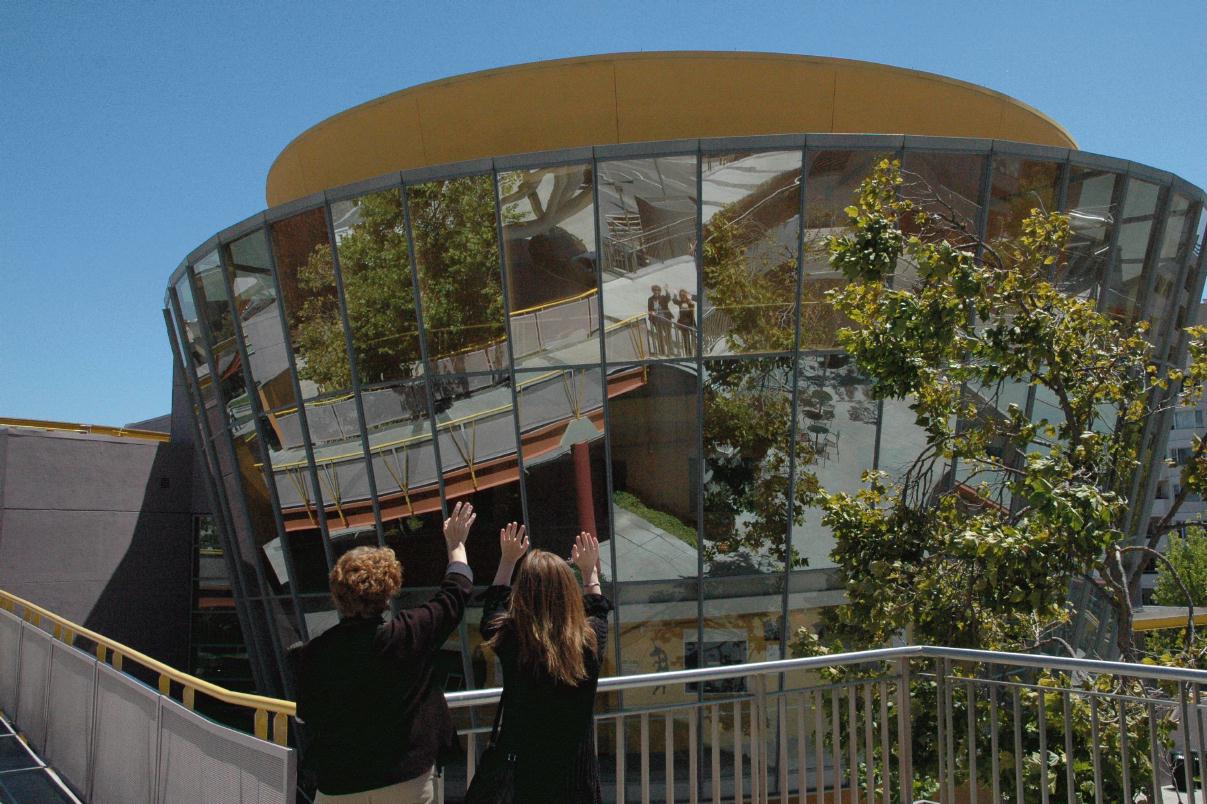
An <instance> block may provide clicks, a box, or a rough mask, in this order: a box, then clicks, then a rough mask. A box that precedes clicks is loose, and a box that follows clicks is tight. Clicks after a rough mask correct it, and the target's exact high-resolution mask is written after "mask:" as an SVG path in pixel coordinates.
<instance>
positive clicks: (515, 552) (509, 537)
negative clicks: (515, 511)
mask: <svg viewBox="0 0 1207 804" xmlns="http://www.w3.org/2000/svg"><path fill="white" fill-rule="evenodd" d="M527 550H528V534H527V533H525V532H524V526H523V525H517V524H516V523H514V522H508V523H507V526H506V527H504V528H502V529H501V530H500V531H499V554H500V559H501V560H502V561H504V562H506V563H509V564H515V563H516V562H517V561H519V560H520V558H521V557H522V556H523V555H524V553H525V552H526V551H527Z"/></svg>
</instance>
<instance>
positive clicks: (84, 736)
mask: <svg viewBox="0 0 1207 804" xmlns="http://www.w3.org/2000/svg"><path fill="white" fill-rule="evenodd" d="M50 658H51V663H50V693H49V694H50V706H49V707H48V712H47V719H46V748H45V751H44V752H43V754H42V756H43V758H44V759H45V760H46V762H47V763H48V764H49V765H51V766H53V767H54V769H55V770H56V771H58V773H59V775H60V776H61V777H62V778H63V779H64V780H65V781H66V782H67V783H68V784H70V785H71V786H72V787H73V788H74V789H75V791H76V792H77V793H80V794H84V793H85V792H86V791H87V789H88V756H89V750H90V749H91V745H92V707H93V704H94V702H95V697H96V659H94V658H92V657H91V656H88V655H87V654H84V653H81V652H80V651H78V650H75V649H74V648H71V647H69V646H67V645H64V644H63V643H61V642H55V643H54V644H53V645H52V646H51V654H50ZM131 683H133V682H131Z"/></svg>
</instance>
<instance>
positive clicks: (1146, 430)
mask: <svg viewBox="0 0 1207 804" xmlns="http://www.w3.org/2000/svg"><path fill="white" fill-rule="evenodd" d="M1170 195H1172V192H1171V188H1170V187H1168V186H1166V187H1162V188H1161V190H1160V194H1159V195H1158V197H1157V206H1156V210H1155V211H1154V212H1153V225H1152V228H1151V229H1150V231H1149V233H1148V245H1147V247H1146V250H1145V253H1144V262H1143V269H1142V270H1143V271H1144V273H1143V274H1142V277H1143V280H1144V289H1143V291H1142V295H1141V296H1140V299H1139V300H1138V304H1137V314H1136V316H1134V317H1133V318H1132V319H1131V321H1132V322H1136V321H1147V320H1148V318H1149V316H1150V314H1151V311H1150V309H1149V308H1150V302H1151V299H1152V291H1153V286H1154V284H1155V282H1156V276H1157V265H1158V264H1159V263H1160V253H1159V252H1160V250H1161V242H1162V240H1163V239H1164V237H1165V221H1166V219H1167V218H1168V211H1169V197H1170ZM1174 298H1176V293H1175V294H1174ZM1155 334H1156V333H1152V335H1153V336H1155ZM1156 347H1157V344H1154V353H1156ZM1156 356H1157V358H1158V359H1159V358H1160V357H1161V355H1159V354H1157V355H1156ZM1149 398H1150V402H1151V403H1152V404H1154V405H1155V404H1156V403H1157V402H1158V399H1159V398H1162V399H1166V400H1167V399H1168V398H1169V396H1168V392H1164V393H1163V392H1162V391H1161V390H1160V389H1158V388H1153V389H1151V390H1150V391H1149ZM1172 415H1173V411H1172V410H1169V409H1165V410H1162V411H1161V412H1160V413H1159V414H1158V415H1157V416H1156V417H1153V416H1149V417H1148V418H1147V419H1146V420H1145V422H1144V427H1143V428H1142V429H1141V434H1140V441H1139V443H1138V449H1139V456H1140V457H1141V458H1143V456H1144V455H1145V451H1146V447H1147V446H1148V445H1149V443H1150V442H1151V443H1152V450H1151V453H1150V454H1151V455H1153V456H1158V455H1162V454H1164V451H1165V447H1166V445H1167V444H1168V442H1169V418H1170V416H1172ZM1154 419H1155V420H1154ZM1154 427H1155V428H1156V432H1155V434H1154V429H1153V428H1154ZM1146 466H1147V467H1148V473H1147V474H1148V476H1147V477H1144V474H1145V471H1144V469H1145V467H1146ZM1156 469H1157V467H1155V466H1153V465H1152V460H1147V461H1142V462H1141V464H1140V466H1138V467H1137V468H1136V471H1135V472H1134V473H1133V475H1132V483H1131V489H1130V496H1129V498H1128V499H1130V500H1133V501H1134V500H1141V504H1140V506H1139V508H1138V509H1136V512H1135V516H1134V519H1133V520H1132V521H1131V522H1129V523H1128V524H1127V533H1126V534H1125V537H1124V538H1125V540H1129V541H1137V540H1139V539H1140V538H1141V533H1142V531H1143V530H1144V529H1145V526H1146V523H1147V521H1148V515H1149V512H1150V511H1151V510H1152V505H1151V500H1147V501H1146V500H1144V499H1143V498H1141V497H1139V496H1138V495H1140V494H1141V492H1142V490H1141V488H1140V483H1141V481H1142V480H1143V481H1144V488H1143V493H1144V494H1147V495H1148V496H1149V498H1151V497H1152V496H1153V494H1154V490H1155V489H1156V486H1157V481H1158V480H1159V479H1160V477H1159V475H1160V472H1158V471H1156ZM1139 560H1140V559H1139V557H1136V558H1135V559H1132V561H1131V562H1129V569H1130V567H1131V566H1134V564H1135V562H1138V561H1139Z"/></svg>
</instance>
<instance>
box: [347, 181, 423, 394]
mask: <svg viewBox="0 0 1207 804" xmlns="http://www.w3.org/2000/svg"><path fill="white" fill-rule="evenodd" d="M331 221H332V225H333V227H334V229H335V243H336V253H337V254H338V256H339V268H340V276H341V277H342V278H343V283H344V303H345V305H346V306H347V310H348V324H349V326H350V328H351V330H352V349H353V353H354V354H355V355H356V371H357V375H358V377H357V378H358V379H359V381H360V387H361V388H362V389H372V388H376V387H379V386H384V385H388V384H391V383H394V382H397V381H399V380H405V379H407V378H409V377H414V376H418V375H419V374H421V373H422V372H423V365H422V361H421V360H420V351H419V325H418V323H417V321H418V319H417V317H416V315H415V292H414V282H413V279H412V277H411V260H410V255H409V253H408V252H409V249H408V244H407V236H406V226H405V224H404V222H403V215H402V196H401V193H400V192H399V191H398V190H384V191H382V192H379V193H372V194H370V195H365V196H361V197H360V198H355V199H351V200H348V201H338V202H336V203H334V204H332V205H331ZM327 315H328V316H329V320H326V321H324V324H325V325H328V326H330V328H331V330H332V332H333V333H339V334H340V338H339V340H340V341H342V331H341V330H340V326H339V318H338V315H339V311H338V309H335V310H329V311H327Z"/></svg>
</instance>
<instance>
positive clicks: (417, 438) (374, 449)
mask: <svg viewBox="0 0 1207 804" xmlns="http://www.w3.org/2000/svg"><path fill="white" fill-rule="evenodd" d="M647 315H648V314H647V313H638V314H637V315H633V316H629V317H628V318H625V319H623V320H621V321H617V322H616V323H614V324H611V325H609V326H607V327H605V328H604V332H605V333H608V332H614V331H616V330H617V329H620V328H621V327H626V326H629V325H631V324H633V323H635V322H638V321H641V320H643V319H645V318H646V316H647ZM566 371H573V369H555V370H553V371H548V372H544V373H542V374H538V375H537V376H535V377H533V378H531V379H528V380H524V381H522V382H519V383H517V384H516V390H517V391H521V390H523V389H524V388H527V387H528V386H530V385H532V384H533V383H538V382H541V381H543V380H546V379H548V378H549V377H553V376H556V375H559V374H563V373H565V372H566ZM508 410H511V403H506V404H503V405H499V406H497V407H493V408H490V409H489V410H481V411H478V412H477V413H470V414H467V415H465V416H462V417H460V418H457V419H449V420H448V421H443V422H437V423H436V430H437V431H440V430H447V429H448V428H450V427H453V426H455V425H458V424H465V423H467V422H471V421H476V420H480V419H484V418H486V417H488V416H493V415H495V414H498V413H502V412H504V411H508ZM430 440H431V436H430V435H429V434H427V433H423V434H421V435H414V436H410V437H408V438H399V439H395V440H393V441H385V442H383V443H381V444H372V445H370V446H369V454H370V455H373V454H376V453H378V452H382V451H383V450H388V449H393V448H395V447H402V446H409V445H411V444H417V443H419V442H421V441H430ZM363 457H364V451H363V450H355V451H352V452H344V453H340V454H338V455H328V456H325V457H322V458H317V457H316V458H315V460H314V463H315V465H316V466H318V465H322V464H330V463H338V462H339V461H346V460H350V459H353V458H363ZM306 465H307V464H306V461H291V462H290V463H274V464H273V467H272V468H273V471H274V472H276V471H282V470H286V469H298V468H301V467H304V466H306ZM255 466H256V468H257V469H259V468H261V467H263V466H264V464H263V462H260V463H257V464H256V465H255Z"/></svg>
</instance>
